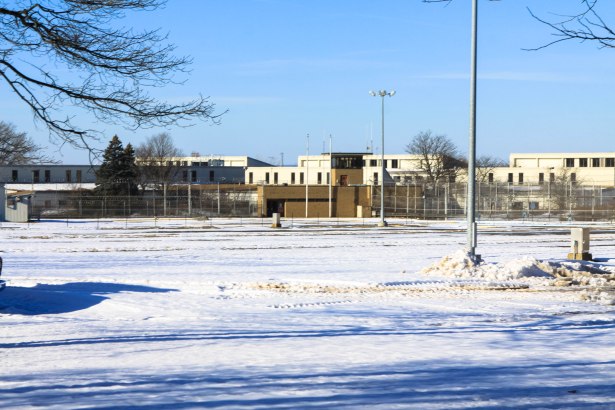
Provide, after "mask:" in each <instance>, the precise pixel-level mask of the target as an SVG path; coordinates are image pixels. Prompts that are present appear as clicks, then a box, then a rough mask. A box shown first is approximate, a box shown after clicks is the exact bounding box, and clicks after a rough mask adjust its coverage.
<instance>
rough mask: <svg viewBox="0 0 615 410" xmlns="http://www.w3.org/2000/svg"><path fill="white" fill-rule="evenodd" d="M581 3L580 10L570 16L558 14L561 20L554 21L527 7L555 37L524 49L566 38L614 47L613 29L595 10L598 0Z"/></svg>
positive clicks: (601, 46)
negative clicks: (581, 8) (551, 30)
mask: <svg viewBox="0 0 615 410" xmlns="http://www.w3.org/2000/svg"><path fill="white" fill-rule="evenodd" d="M581 4H582V5H583V7H584V9H583V10H582V11H581V12H579V13H578V14H575V15H570V16H560V17H561V20H559V21H555V22H554V21H548V20H546V19H544V18H540V17H538V16H537V15H536V14H534V13H533V12H532V10H530V9H529V8H528V11H529V13H530V15H531V16H532V17H533V18H535V19H536V20H538V21H539V22H541V23H542V24H545V25H547V26H548V27H550V28H551V29H553V31H554V32H553V36H554V37H556V39H555V40H553V41H550V42H548V43H547V44H544V45H542V46H539V47H536V48H530V49H526V50H528V51H536V50H541V49H543V48H546V47H549V46H552V45H554V44H557V43H561V42H563V41H568V40H579V41H580V42H585V41H593V42H596V43H597V44H598V47H599V48H615V31H614V29H612V28H611V27H610V26H609V25H608V24H607V23H606V22H605V21H604V20H603V19H602V17H600V15H599V14H598V12H597V11H596V9H597V5H598V0H581Z"/></svg>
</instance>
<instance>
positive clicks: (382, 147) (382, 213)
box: [380, 92, 387, 226]
mask: <svg viewBox="0 0 615 410" xmlns="http://www.w3.org/2000/svg"><path fill="white" fill-rule="evenodd" d="M385 96H386V93H383V92H380V98H381V100H382V143H381V152H380V157H381V161H382V164H381V165H382V174H381V175H380V226H387V222H386V221H385V220H384V172H385V166H384V97H385Z"/></svg>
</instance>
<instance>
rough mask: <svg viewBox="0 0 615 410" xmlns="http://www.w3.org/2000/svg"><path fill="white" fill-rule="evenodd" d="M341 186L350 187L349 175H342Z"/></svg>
mask: <svg viewBox="0 0 615 410" xmlns="http://www.w3.org/2000/svg"><path fill="white" fill-rule="evenodd" d="M340 186H348V175H340Z"/></svg>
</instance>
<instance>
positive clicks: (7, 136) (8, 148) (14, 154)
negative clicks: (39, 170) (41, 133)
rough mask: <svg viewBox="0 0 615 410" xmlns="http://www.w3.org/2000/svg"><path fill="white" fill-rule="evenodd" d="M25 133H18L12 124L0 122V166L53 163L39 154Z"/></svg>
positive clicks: (36, 146)
mask: <svg viewBox="0 0 615 410" xmlns="http://www.w3.org/2000/svg"><path fill="white" fill-rule="evenodd" d="M41 150H42V148H41V147H39V146H38V145H36V144H35V143H34V142H33V141H32V139H30V138H29V137H28V135H27V134H26V133H25V132H19V131H17V130H16V129H15V126H14V125H13V124H10V123H7V122H4V121H0V165H18V164H42V163H46V164H49V163H54V162H56V161H53V160H52V159H51V158H49V157H47V156H46V155H44V154H42V153H41Z"/></svg>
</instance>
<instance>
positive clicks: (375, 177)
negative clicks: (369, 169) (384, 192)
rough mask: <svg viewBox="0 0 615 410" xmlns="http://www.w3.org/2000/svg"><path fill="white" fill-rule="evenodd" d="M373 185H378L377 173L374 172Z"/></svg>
mask: <svg viewBox="0 0 615 410" xmlns="http://www.w3.org/2000/svg"><path fill="white" fill-rule="evenodd" d="M374 185H378V173H377V172H374Z"/></svg>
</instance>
